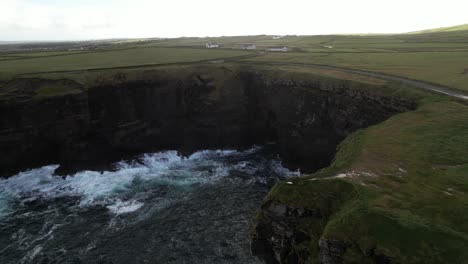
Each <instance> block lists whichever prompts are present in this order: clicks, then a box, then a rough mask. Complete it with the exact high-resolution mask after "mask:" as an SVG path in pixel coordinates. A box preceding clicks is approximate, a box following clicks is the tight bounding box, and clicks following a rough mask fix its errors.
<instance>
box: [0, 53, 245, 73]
mask: <svg viewBox="0 0 468 264" xmlns="http://www.w3.org/2000/svg"><path fill="white" fill-rule="evenodd" d="M245 54H249V53H247V52H244V51H238V50H237V51H234V50H207V49H173V48H158V47H153V48H140V49H126V50H110V51H101V52H95V53H83V54H73V55H68V56H52V57H51V56H49V57H43V58H31V59H21V60H12V61H0V72H2V73H4V74H10V75H11V76H14V75H17V74H25V73H34V72H49V71H73V70H83V69H94V68H112V67H126V66H137V65H147V64H164V63H177V62H192V61H199V60H209V59H217V58H225V57H234V56H240V55H245Z"/></svg>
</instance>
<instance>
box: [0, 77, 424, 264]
mask: <svg viewBox="0 0 468 264" xmlns="http://www.w3.org/2000/svg"><path fill="white" fill-rule="evenodd" d="M145 76H146V77H145V78H140V79H136V80H126V78H125V76H123V77H122V76H117V77H118V78H114V79H113V80H110V81H109V80H108V81H103V82H99V83H96V85H95V86H94V87H91V88H89V89H84V88H83V87H81V85H80V84H78V83H75V82H72V81H68V80H56V81H53V80H43V79H22V80H14V81H12V82H9V83H6V84H4V85H3V86H2V87H0V94H2V95H4V96H2V100H0V153H2V154H4V155H3V156H2V159H0V175H2V176H8V175H12V174H14V173H16V172H18V171H19V170H24V169H27V168H33V167H38V166H41V165H46V164H52V163H54V164H61V167H60V171H59V173H64V174H65V173H69V172H72V171H76V170H81V169H90V168H92V169H100V168H102V169H108V167H107V166H108V165H109V164H110V163H112V162H115V161H118V160H120V159H124V158H127V157H131V155H135V154H139V153H143V152H151V151H158V150H166V149H177V150H180V151H183V152H191V151H195V150H199V149H210V148H211V149H214V148H246V147H250V146H251V145H253V144H262V143H266V142H275V143H276V144H277V146H278V149H279V152H280V155H281V157H282V159H283V160H284V161H285V163H286V164H287V165H289V166H290V167H293V168H300V169H301V170H302V171H305V172H312V171H316V170H317V169H320V168H323V167H325V166H327V165H328V164H329V163H330V161H331V160H332V158H333V156H334V154H335V151H336V147H337V145H338V144H339V142H341V141H342V140H343V139H344V138H345V137H346V136H348V135H349V134H350V133H352V132H354V131H356V130H357V129H360V128H364V127H367V126H370V125H373V124H376V123H379V122H381V121H383V120H385V119H387V118H388V117H390V116H392V115H394V114H396V113H400V112H404V111H408V110H411V109H414V108H415V107H416V105H415V104H414V103H413V102H411V101H407V100H404V99H399V98H394V97H390V96H386V95H384V94H382V93H379V92H378V89H372V87H371V86H369V85H367V86H369V87H361V85H362V86H366V85H365V84H360V83H352V82H347V81H338V80H333V79H325V78H321V77H317V76H314V75H310V76H306V77H302V78H294V77H291V78H289V77H284V75H281V76H282V77H276V76H275V75H272V74H268V73H265V72H250V71H240V72H234V71H228V70H225V69H219V68H216V69H214V68H210V69H208V70H207V69H196V70H191V71H189V72H186V73H184V74H181V75H170V74H169V75H165V74H161V73H154V74H151V73H149V74H146V75H145ZM50 87H52V88H54V87H59V88H60V89H58V90H57V89H55V88H54V89H50ZM374 88H375V87H374ZM40 91H42V93H44V91H48V92H49V93H50V91H53V92H56V93H57V94H55V95H54V94H52V95H50V94H46V95H47V96H43V95H42V96H38V95H40V94H41V93H40ZM57 91H58V92H57ZM70 91H73V92H70ZM7 95H8V96H7ZM313 186H315V187H316V186H319V185H313ZM327 186H329V185H327ZM315 187H314V188H315ZM317 188H319V187H317ZM327 188H329V187H327ZM346 189H347V188H346V187H343V186H339V188H337V189H336V190H335V189H333V190H332V191H330V193H329V194H330V195H329V196H330V197H332V196H334V195H337V194H338V196H337V197H336V199H335V198H332V199H329V198H330V197H327V199H326V201H325V202H324V203H325V206H324V207H320V206H318V207H316V208H314V207H312V208H311V207H304V206H301V205H300V204H299V205H291V203H286V202H283V201H280V200H268V199H267V201H266V203H265V204H264V205H263V206H262V210H261V211H260V217H259V219H258V221H257V226H256V229H255V232H254V234H253V243H252V251H253V253H254V254H257V255H259V256H260V257H261V258H262V259H264V260H265V261H266V262H267V263H304V262H306V261H308V259H309V257H310V256H311V254H315V255H317V256H320V261H321V262H322V263H342V262H343V260H342V259H341V255H342V253H343V251H344V250H345V247H346V245H344V244H343V242H341V241H334V240H320V239H319V237H320V232H321V230H320V228H318V229H317V230H318V231H317V234H315V235H314V234H310V233H307V232H304V231H303V230H306V229H307V230H310V228H309V229H308V228H304V227H303V226H302V225H304V223H309V224H310V223H311V222H312V223H316V225H317V227H321V226H323V225H324V223H325V222H326V221H327V220H328V216H329V215H331V214H332V213H333V208H334V207H335V206H337V205H334V204H329V203H330V201H345V200H346V197H347V195H348V193H346V192H343V190H346ZM307 191H310V190H309V189H308V190H307ZM323 192H324V190H323V189H320V190H317V192H316V193H318V194H320V195H323ZM288 195H289V194H288ZM306 196H307V195H306ZM308 196H310V195H308ZM325 196H326V195H325ZM288 197H289V196H288ZM291 197H292V196H291ZM320 197H321V196H320ZM343 197H345V198H343ZM314 203H315V202H314ZM314 203H313V204H314ZM332 203H334V202H332ZM317 204H320V202H318V203H317ZM338 204H339V203H338ZM303 220H307V221H303ZM314 236H315V237H314ZM314 241H315V242H317V243H315V242H314ZM311 243H315V244H311ZM317 244H318V249H316V248H317ZM315 250H318V252H315ZM376 259H378V258H377V257H376ZM383 260H385V258H383ZM382 263H384V262H382Z"/></svg>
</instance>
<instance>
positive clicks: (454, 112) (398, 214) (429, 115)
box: [269, 99, 468, 263]
mask: <svg viewBox="0 0 468 264" xmlns="http://www.w3.org/2000/svg"><path fill="white" fill-rule="evenodd" d="M466 120H468V106H467V105H464V104H460V103H457V102H452V101H450V100H443V99H442V100H435V101H430V102H425V103H422V104H421V105H420V106H419V108H418V109H417V110H416V111H413V112H408V113H402V114H399V115H396V116H394V117H392V118H390V119H389V120H387V121H385V122H383V123H381V124H378V125H375V126H372V127H369V128H367V129H363V130H360V131H358V132H356V133H354V134H352V135H351V136H349V137H348V138H347V139H346V140H345V141H344V142H342V144H341V145H340V147H339V149H338V153H337V155H336V158H335V160H334V162H333V163H332V164H331V165H330V166H329V167H328V168H325V169H323V170H321V171H319V172H317V173H315V174H313V175H308V176H304V177H301V178H297V179H295V180H294V181H295V184H293V185H289V184H285V183H280V184H278V185H277V186H275V188H274V189H273V190H272V192H271V193H270V195H269V199H272V200H279V201H281V202H283V203H287V204H289V205H291V206H300V207H309V208H320V209H322V210H323V208H325V209H326V210H328V211H329V216H330V217H329V219H327V221H326V222H324V223H322V225H309V227H308V229H307V230H306V231H307V232H309V233H310V234H320V235H318V236H317V235H315V237H314V236H312V237H314V239H315V240H314V241H313V242H312V244H311V245H310V246H311V247H316V245H317V243H318V239H320V238H327V239H339V240H344V241H346V242H347V244H348V246H349V248H348V250H347V251H346V254H345V256H344V257H345V260H346V261H348V262H351V263H367V262H369V261H370V258H369V256H367V257H366V256H365V254H363V252H370V251H372V252H374V253H373V254H375V255H385V256H388V257H390V259H392V261H394V262H395V263H465V261H466V259H468V253H467V252H466V250H465V249H466V246H467V245H468V177H467V176H468V148H467V147H466V146H467V143H468V122H466ZM337 184H338V185H337ZM337 186H339V187H337ZM337 188H338V190H337ZM337 193H340V197H341V196H345V197H347V199H346V200H345V201H341V202H339V203H338V204H336V203H337V201H340V200H337V199H338V198H336V197H335V196H336V194H337ZM330 204H334V206H332V207H330ZM392 263H393V262H392Z"/></svg>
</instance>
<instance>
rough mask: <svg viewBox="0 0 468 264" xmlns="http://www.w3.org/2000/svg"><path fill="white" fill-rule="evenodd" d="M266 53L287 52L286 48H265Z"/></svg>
mask: <svg viewBox="0 0 468 264" xmlns="http://www.w3.org/2000/svg"><path fill="white" fill-rule="evenodd" d="M265 50H266V51H282V52H287V51H288V47H273V48H266V49H265Z"/></svg>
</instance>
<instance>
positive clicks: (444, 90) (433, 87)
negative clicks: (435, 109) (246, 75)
mask: <svg viewBox="0 0 468 264" xmlns="http://www.w3.org/2000/svg"><path fill="white" fill-rule="evenodd" d="M245 63H248V64H258V65H277V66H300V67H308V68H317V69H324V70H339V71H342V72H347V73H352V74H357V75H363V76H368V77H372V78H377V79H382V80H386V81H396V82H400V83H403V84H407V85H410V86H413V87H417V88H420V89H424V90H429V91H432V92H436V93H440V94H444V95H448V96H450V97H453V98H456V99H460V100H463V101H467V102H468V95H466V94H464V93H462V92H458V91H456V90H454V89H452V88H449V87H445V86H442V85H437V84H432V83H427V82H423V81H418V80H413V79H408V78H405V77H400V76H395V75H390V74H386V73H379V72H372V71H366V70H356V69H352V68H346V67H340V66H330V65H323V64H312V63H294V62H273V61H272V62H254V61H245Z"/></svg>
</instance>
